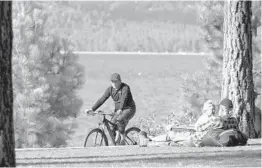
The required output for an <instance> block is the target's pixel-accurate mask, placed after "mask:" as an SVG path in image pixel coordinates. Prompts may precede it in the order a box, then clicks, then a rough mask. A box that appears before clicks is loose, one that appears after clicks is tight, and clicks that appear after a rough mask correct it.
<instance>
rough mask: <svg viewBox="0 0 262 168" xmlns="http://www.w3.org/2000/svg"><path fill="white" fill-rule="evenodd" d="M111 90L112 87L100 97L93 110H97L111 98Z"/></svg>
mask: <svg viewBox="0 0 262 168" xmlns="http://www.w3.org/2000/svg"><path fill="white" fill-rule="evenodd" d="M110 92H111V87H108V88H107V89H106V91H105V93H104V94H103V96H102V97H101V98H100V99H98V101H97V102H96V103H95V105H94V106H93V107H92V110H93V111H96V110H97V109H98V108H99V107H100V106H101V105H102V104H104V103H105V101H106V100H107V99H108V98H109V96H110Z"/></svg>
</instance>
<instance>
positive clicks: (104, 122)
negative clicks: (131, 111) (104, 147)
mask: <svg viewBox="0 0 262 168" xmlns="http://www.w3.org/2000/svg"><path fill="white" fill-rule="evenodd" d="M102 123H103V125H104V126H106V129H107V131H108V133H109V135H110V138H111V141H112V142H113V144H114V145H116V142H115V137H114V135H113V130H111V128H110V125H109V124H111V125H113V126H115V124H114V123H112V122H111V121H109V120H108V119H107V118H106V115H105V114H103V120H102ZM102 130H103V132H105V131H104V127H103V129H102Z"/></svg>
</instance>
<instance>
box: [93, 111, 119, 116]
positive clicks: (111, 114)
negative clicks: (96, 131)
mask: <svg viewBox="0 0 262 168" xmlns="http://www.w3.org/2000/svg"><path fill="white" fill-rule="evenodd" d="M92 114H98V115H109V116H113V115H114V114H113V113H105V112H104V111H102V110H98V111H97V112H94V113H92Z"/></svg>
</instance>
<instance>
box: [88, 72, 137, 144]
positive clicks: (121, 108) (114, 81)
mask: <svg viewBox="0 0 262 168" xmlns="http://www.w3.org/2000/svg"><path fill="white" fill-rule="evenodd" d="M110 80H111V86H109V87H108V88H107V89H106V91H105V93H104V95H103V96H102V97H101V98H100V99H99V100H98V101H97V102H96V103H95V105H94V106H93V107H92V108H91V109H90V110H86V113H93V112H94V111H96V110H97V109H98V108H99V107H100V106H101V105H103V104H104V102H105V101H106V100H107V99H108V98H109V97H110V96H111V98H112V99H113V101H114V103H115V110H114V116H113V117H112V119H111V121H112V123H114V124H116V125H117V127H118V131H117V132H116V137H115V141H116V142H117V143H118V144H120V145H125V136H124V133H125V128H126V126H127V124H128V122H129V120H130V119H131V118H133V116H134V115H135V112H136V105H135V102H134V100H133V97H132V93H131V90H130V87H129V86H128V85H127V84H125V83H123V82H122V80H121V77H120V75H119V74H118V73H114V74H112V75H111V78H110Z"/></svg>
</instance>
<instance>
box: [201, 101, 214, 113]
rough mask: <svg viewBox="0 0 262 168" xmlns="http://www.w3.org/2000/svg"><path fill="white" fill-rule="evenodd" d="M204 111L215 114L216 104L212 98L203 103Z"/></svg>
mask: <svg viewBox="0 0 262 168" xmlns="http://www.w3.org/2000/svg"><path fill="white" fill-rule="evenodd" d="M203 113H204V114H206V115H208V116H212V115H215V105H214V104H213V102H212V100H207V101H206V102H205V103H204V105H203Z"/></svg>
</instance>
